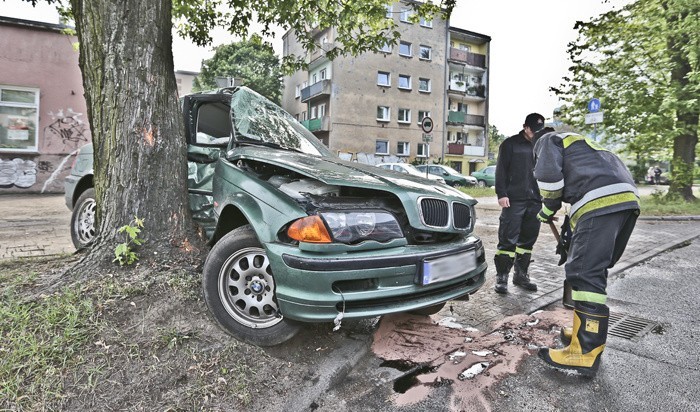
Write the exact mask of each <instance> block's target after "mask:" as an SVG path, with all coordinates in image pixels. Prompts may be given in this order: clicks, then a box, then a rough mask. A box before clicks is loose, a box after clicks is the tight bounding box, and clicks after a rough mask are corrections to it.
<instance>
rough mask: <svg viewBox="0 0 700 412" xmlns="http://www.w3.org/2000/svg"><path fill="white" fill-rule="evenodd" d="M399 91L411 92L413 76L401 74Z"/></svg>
mask: <svg viewBox="0 0 700 412" xmlns="http://www.w3.org/2000/svg"><path fill="white" fill-rule="evenodd" d="M399 89H406V90H411V76H408V75H406V74H399Z"/></svg>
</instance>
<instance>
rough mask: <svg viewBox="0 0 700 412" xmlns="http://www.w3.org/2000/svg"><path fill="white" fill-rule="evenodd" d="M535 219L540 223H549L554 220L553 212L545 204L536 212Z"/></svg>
mask: <svg viewBox="0 0 700 412" xmlns="http://www.w3.org/2000/svg"><path fill="white" fill-rule="evenodd" d="M537 220H539V221H540V222H542V223H549V222H551V221H553V220H554V212H553V211H552V210H549V209H547V206H542V210H540V213H538V214H537Z"/></svg>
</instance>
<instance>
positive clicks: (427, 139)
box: [423, 133, 433, 143]
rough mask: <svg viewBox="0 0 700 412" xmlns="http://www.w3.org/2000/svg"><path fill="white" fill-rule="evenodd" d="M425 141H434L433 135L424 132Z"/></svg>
mask: <svg viewBox="0 0 700 412" xmlns="http://www.w3.org/2000/svg"><path fill="white" fill-rule="evenodd" d="M423 141H424V142H426V143H429V142H432V141H433V135H432V134H425V133H424V134H423Z"/></svg>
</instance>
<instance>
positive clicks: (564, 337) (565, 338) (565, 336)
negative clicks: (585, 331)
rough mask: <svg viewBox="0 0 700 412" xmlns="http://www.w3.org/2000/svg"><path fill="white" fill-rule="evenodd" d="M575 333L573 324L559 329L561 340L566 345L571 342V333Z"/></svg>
mask: <svg viewBox="0 0 700 412" xmlns="http://www.w3.org/2000/svg"><path fill="white" fill-rule="evenodd" d="M573 334H574V328H573V326H564V327H563V328H561V330H560V331H559V340H561V343H563V344H564V346H569V344H571V335H573Z"/></svg>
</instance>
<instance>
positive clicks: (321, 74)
mask: <svg viewBox="0 0 700 412" xmlns="http://www.w3.org/2000/svg"><path fill="white" fill-rule="evenodd" d="M318 75H319V77H320V78H321V80H326V69H321V71H320V72H318Z"/></svg>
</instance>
